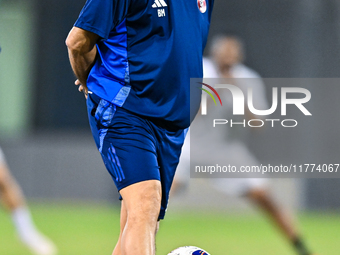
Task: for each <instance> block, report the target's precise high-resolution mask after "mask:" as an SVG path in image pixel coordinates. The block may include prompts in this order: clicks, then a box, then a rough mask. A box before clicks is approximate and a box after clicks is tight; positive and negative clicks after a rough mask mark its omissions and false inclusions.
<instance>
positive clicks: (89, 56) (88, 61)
mask: <svg viewBox="0 0 340 255" xmlns="http://www.w3.org/2000/svg"><path fill="white" fill-rule="evenodd" d="M98 39H99V36H98V35H96V34H94V33H91V32H88V31H86V30H83V29H80V28H77V27H73V28H72V30H71V31H70V33H69V35H68V36H67V39H66V45H67V49H68V55H69V59H70V63H71V66H72V69H73V72H74V74H75V75H76V77H77V78H78V80H79V81H80V83H81V84H82V86H84V87H86V80H87V77H88V75H89V72H90V70H91V68H92V66H93V65H94V62H95V60H96V55H97V47H96V42H97V41H98Z"/></svg>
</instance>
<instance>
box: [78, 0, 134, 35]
mask: <svg viewBox="0 0 340 255" xmlns="http://www.w3.org/2000/svg"><path fill="white" fill-rule="evenodd" d="M129 2H130V1H129V0H87V1H86V3H85V5H84V7H83V9H82V11H81V12H80V14H79V17H78V19H77V21H76V23H75V24H74V26H75V27H79V28H81V29H84V30H86V31H89V32H92V33H95V34H97V35H99V36H100V37H102V38H104V39H107V38H108V36H109V34H110V32H111V30H112V29H114V27H115V26H117V25H118V24H120V23H121V22H122V21H123V20H124V19H125V17H126V15H127V11H128V5H129Z"/></svg>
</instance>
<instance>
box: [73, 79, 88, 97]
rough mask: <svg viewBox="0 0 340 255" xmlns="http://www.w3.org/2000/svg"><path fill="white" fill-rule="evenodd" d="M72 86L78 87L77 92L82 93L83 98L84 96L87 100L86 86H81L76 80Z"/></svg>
mask: <svg viewBox="0 0 340 255" xmlns="http://www.w3.org/2000/svg"><path fill="white" fill-rule="evenodd" d="M74 84H75V85H76V86H79V87H78V91H79V92H83V93H84V96H85V98H86V99H87V95H88V89H87V86H86V85H83V84H81V83H80V81H79V80H78V79H77V80H76V81H75V82H74Z"/></svg>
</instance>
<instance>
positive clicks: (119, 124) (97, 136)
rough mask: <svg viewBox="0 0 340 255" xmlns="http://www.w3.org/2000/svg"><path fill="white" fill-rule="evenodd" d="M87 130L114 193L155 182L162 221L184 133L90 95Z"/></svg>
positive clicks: (184, 131)
mask: <svg viewBox="0 0 340 255" xmlns="http://www.w3.org/2000/svg"><path fill="white" fill-rule="evenodd" d="M87 110H88V117H89V122H90V126H91V131H92V134H93V137H94V140H95V142H96V145H97V147H98V150H99V152H100V153H101V156H102V158H103V161H104V164H105V166H106V168H107V170H108V171H109V173H110V175H111V176H112V179H113V181H114V183H115V184H116V186H117V189H118V191H119V190H121V189H123V188H125V187H127V186H129V185H131V184H134V183H138V182H141V181H146V180H159V181H160V182H161V186H162V203H161V211H160V214H159V219H163V218H164V215H165V211H166V208H167V204H168V200H169V192H170V188H171V184H172V181H173V178H174V175H175V171H176V167H177V165H178V161H179V156H180V154H181V149H182V145H183V142H184V138H185V134H186V130H182V129H181V130H176V131H169V130H167V129H164V128H162V127H159V126H157V125H155V124H154V123H153V122H152V121H150V120H148V119H145V118H143V117H140V116H138V115H136V114H134V113H132V112H129V111H127V110H125V109H123V108H121V107H118V106H116V105H114V104H111V103H110V102H108V101H106V100H104V99H101V98H99V97H98V96H96V95H94V94H90V95H89V97H88V99H87Z"/></svg>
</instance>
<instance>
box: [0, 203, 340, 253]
mask: <svg viewBox="0 0 340 255" xmlns="http://www.w3.org/2000/svg"><path fill="white" fill-rule="evenodd" d="M31 211H32V214H33V218H34V220H35V222H36V224H37V225H38V226H39V228H40V229H41V230H42V231H43V232H44V233H46V235H48V236H49V237H51V239H53V240H54V241H55V243H56V244H57V246H58V248H59V254H60V255H77V254H81V255H90V254H91V255H101V254H103V255H104V254H106V255H109V254H111V252H112V249H113V247H114V245H115V242H116V239H117V237H118V233H119V211H118V209H117V208H115V207H108V206H103V205H100V204H98V205H95V204H90V205H84V204H82V205H80V204H75V205H70V204H45V205H44V204H31ZM298 219H299V227H300V228H301V229H302V231H303V233H304V237H305V240H306V241H307V243H308V244H309V246H311V247H312V248H313V250H315V251H316V252H317V254H318V255H338V254H340V214H335V213H333V214H330V213H329V214H325V213H313V214H302V215H300V216H299V217H298ZM184 245H195V246H199V247H201V248H203V249H205V250H207V251H208V252H210V253H211V254H212V255H289V254H292V255H294V254H295V253H294V250H292V248H291V247H290V245H289V244H288V243H287V241H286V240H285V239H283V238H282V236H281V234H280V233H279V232H278V231H277V230H276V229H275V228H274V227H273V226H272V225H271V224H270V223H269V221H268V220H266V219H265V218H263V217H261V215H260V214H255V215H253V214H242V215H235V214H225V213H220V212H216V211H215V212H207V211H205V212H197V211H196V212H176V211H171V208H170V209H169V212H168V213H167V215H166V218H165V220H164V221H162V222H161V228H160V231H159V233H158V235H157V255H166V254H167V253H168V252H170V251H171V250H173V249H175V248H177V247H179V246H184ZM0 254H1V255H22V254H29V253H28V252H27V250H26V249H25V247H24V246H23V245H22V244H21V243H20V242H19V240H18V238H17V237H16V234H15V231H14V228H13V226H12V223H11V220H10V217H9V215H8V214H6V213H5V211H4V210H1V211H0Z"/></svg>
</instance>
